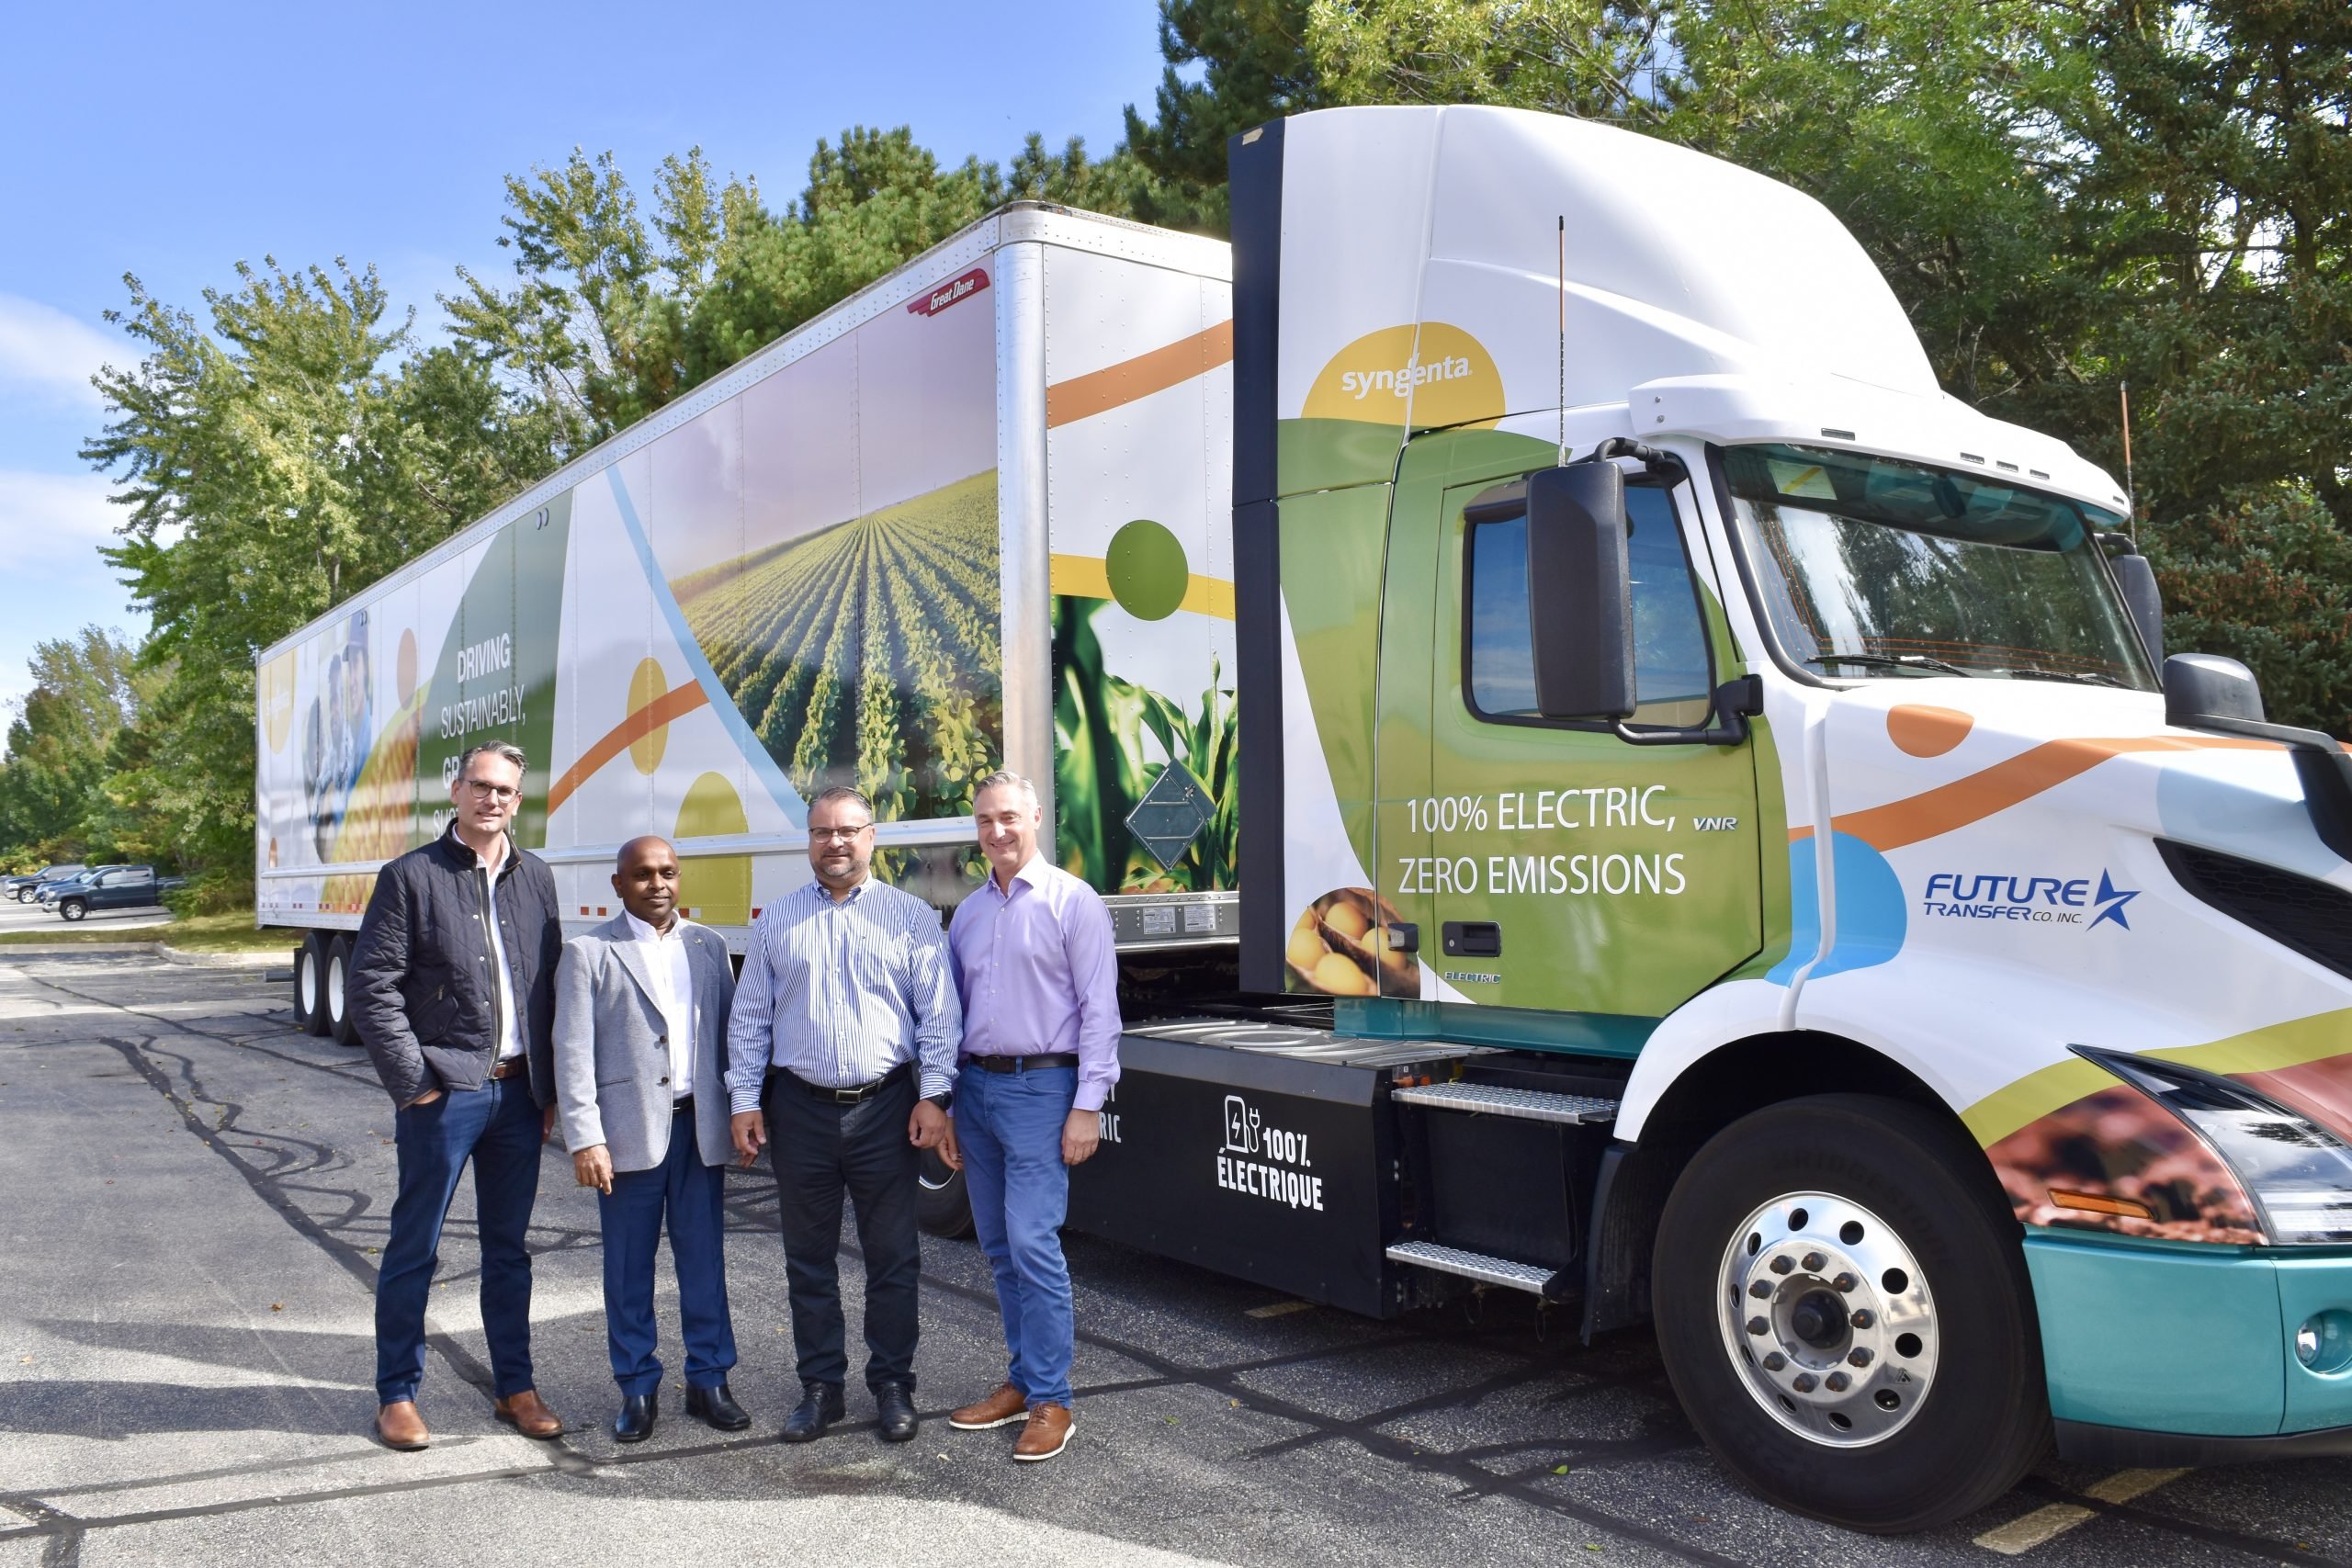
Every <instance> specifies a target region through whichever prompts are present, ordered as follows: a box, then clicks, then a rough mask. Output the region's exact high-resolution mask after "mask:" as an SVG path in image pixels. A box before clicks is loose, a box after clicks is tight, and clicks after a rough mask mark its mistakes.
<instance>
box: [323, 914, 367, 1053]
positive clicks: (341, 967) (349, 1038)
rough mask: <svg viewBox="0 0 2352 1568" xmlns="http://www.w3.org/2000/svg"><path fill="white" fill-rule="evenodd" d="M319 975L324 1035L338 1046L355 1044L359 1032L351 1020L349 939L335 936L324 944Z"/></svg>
mask: <svg viewBox="0 0 2352 1568" xmlns="http://www.w3.org/2000/svg"><path fill="white" fill-rule="evenodd" d="M321 976H322V979H323V980H324V982H325V983H324V984H323V985H322V986H321V987H319V999H320V1003H321V1005H322V1006H323V1007H324V1008H325V1009H326V1014H327V1033H328V1034H329V1035H330V1036H332V1037H333V1038H334V1043H336V1044H338V1045H357V1044H358V1043H359V1030H358V1027H357V1026H356V1024H354V1023H353V1022H352V1021H351V939H350V938H349V937H347V936H338V937H336V938H335V939H334V941H333V942H329V943H327V963H326V967H325V969H323V970H322V971H321Z"/></svg>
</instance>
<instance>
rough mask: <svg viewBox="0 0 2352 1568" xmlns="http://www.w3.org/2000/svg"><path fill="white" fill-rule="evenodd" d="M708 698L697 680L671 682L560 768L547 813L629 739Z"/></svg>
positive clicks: (620, 749)
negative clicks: (680, 684)
mask: <svg viewBox="0 0 2352 1568" xmlns="http://www.w3.org/2000/svg"><path fill="white" fill-rule="evenodd" d="M708 701H710V697H709V695H708V694H706V693H705V692H704V691H703V689H702V686H701V684H700V683H699V682H696V683H694V684H689V685H684V686H673V687H671V688H670V689H669V690H668V691H666V692H664V693H662V694H661V695H660V696H658V697H656V698H654V699H653V700H652V701H651V702H650V703H648V704H646V705H644V706H643V707H641V708H639V709H638V710H637V711H636V712H635V713H633V714H631V715H629V716H628V717H627V718H625V719H623V720H621V721H620V722H619V723H618V724H616V725H615V726H613V728H611V729H610V730H608V731H606V732H605V738H604V739H601V740H599V741H597V742H596V744H594V746H591V747H589V748H588V750H585V751H582V753H580V760H579V761H576V762H574V763H572V764H571V767H569V768H567V769H565V770H564V773H563V777H561V778H560V779H558V780H556V781H555V787H553V788H552V789H550V790H548V815H549V816H553V815H554V814H555V812H556V810H557V808H558V807H560V806H562V805H563V803H564V802H565V801H567V800H570V799H571V796H572V792H573V791H575V790H577V789H578V788H579V787H580V786H581V785H582V784H586V783H587V782H588V781H589V780H590V779H592V778H594V776H595V775H596V772H597V770H598V769H600V768H602V767H603V766H604V765H605V763H607V762H609V761H612V760H613V759H614V758H616V757H617V756H619V755H620V754H621V753H622V752H623V751H626V750H628V747H629V742H631V741H633V740H641V739H644V738H645V737H647V736H649V735H650V734H652V733H653V732H654V731H655V730H657V729H659V728H662V726H663V725H665V724H667V723H669V722H670V721H671V720H672V719H673V718H676V717H678V716H680V715H681V714H689V713H692V712H694V711H695V709H696V708H698V707H700V706H702V705H704V704H705V703H707V702H708Z"/></svg>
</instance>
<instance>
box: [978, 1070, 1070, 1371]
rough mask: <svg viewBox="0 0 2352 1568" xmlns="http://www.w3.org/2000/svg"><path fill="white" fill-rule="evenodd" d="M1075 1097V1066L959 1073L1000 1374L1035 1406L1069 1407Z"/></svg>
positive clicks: (979, 1236)
mask: <svg viewBox="0 0 2352 1568" xmlns="http://www.w3.org/2000/svg"><path fill="white" fill-rule="evenodd" d="M1077 1097H1078V1069H1077V1068H1076V1067H1046V1068H1042V1069H1040V1070H1038V1071H1036V1072H1034V1073H991V1072H988V1071H986V1070H984V1069H982V1068H979V1067H973V1066H967V1067H966V1068H965V1069H964V1070H963V1071H962V1072H960V1073H958V1074H957V1075H956V1144H957V1145H959V1146H960V1147H961V1148H962V1149H963V1152H964V1181H965V1184H966V1188H967V1190H968V1191H969V1192H970V1194H971V1199H972V1229H973V1230H974V1231H975V1232H976V1233H977V1234H978V1238H979V1243H980V1250H981V1251H982V1252H984V1253H986V1254H987V1255H988V1259H989V1267H991V1268H992V1269H995V1270H996V1304H997V1310H998V1311H999V1312H1001V1314H1003V1315H1004V1343H1005V1348H1007V1349H1009V1350H1010V1351H1011V1352H1012V1363H1011V1365H1010V1367H1009V1368H1008V1370H1007V1371H1006V1373H1005V1375H1006V1376H1007V1377H1008V1378H1009V1379H1011V1380H1012V1386H1013V1387H1015V1388H1017V1389H1019V1390H1020V1391H1021V1392H1022V1393H1025V1394H1027V1395H1028V1396H1029V1401H1030V1403H1031V1404H1046V1403H1051V1404H1060V1405H1065V1406H1066V1405H1068V1404H1069V1364H1070V1357H1071V1354H1072V1352H1073V1350H1074V1349H1075V1348H1076V1335H1077V1331H1078V1328H1077V1318H1076V1314H1075V1312H1074V1310H1073V1306H1072V1303H1071V1299H1070V1289H1069V1264H1068V1263H1066V1262H1064V1261H1063V1259H1062V1238H1061V1224H1062V1219H1063V1216H1064V1215H1065V1214H1066V1213H1068V1212H1069V1167H1068V1166H1066V1165H1064V1164H1063V1163H1062V1123H1063V1122H1066V1121H1068V1120H1069V1111H1070V1102H1071V1101H1072V1100H1075V1099H1076V1098H1077Z"/></svg>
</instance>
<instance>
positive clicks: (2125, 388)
mask: <svg viewBox="0 0 2352 1568" xmlns="http://www.w3.org/2000/svg"><path fill="white" fill-rule="evenodd" d="M2115 395H2116V396H2117V398H2118V399H2120V400H2121V402H2122V404H2123V502H2124V504H2125V505H2126V506H2129V507H2130V508H2131V542H2132V543H2133V544H2134V545H2137V544H2138V543H2139V542H2140V492H2139V491H2138V490H2136V489H2135V488H2133V486H2132V483H2131V382H2129V381H2123V382H2119V383H2118V384H2117V386H2116V389H2115Z"/></svg>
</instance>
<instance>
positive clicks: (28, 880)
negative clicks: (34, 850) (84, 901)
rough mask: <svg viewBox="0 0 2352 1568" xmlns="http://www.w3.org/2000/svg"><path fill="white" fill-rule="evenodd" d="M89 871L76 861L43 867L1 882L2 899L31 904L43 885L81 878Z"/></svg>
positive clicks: (0, 894)
mask: <svg viewBox="0 0 2352 1568" xmlns="http://www.w3.org/2000/svg"><path fill="white" fill-rule="evenodd" d="M89 869H90V868H89V867H88V866H86V865H85V864H83V863H81V862H80V861H75V862H74V863H73V864H71V865H51V866H43V867H42V868H41V869H40V870H39V871H34V872H28V873H26V874H24V875H22V876H11V877H8V878H6V880H0V897H10V898H14V899H15V900H16V901H17V903H19V904H29V903H31V902H32V901H33V891H34V889H36V888H38V887H39V886H40V885H41V884H42V883H44V882H56V881H60V880H62V878H65V877H68V876H79V875H80V874H82V873H84V872H85V871H87V870H89Z"/></svg>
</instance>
